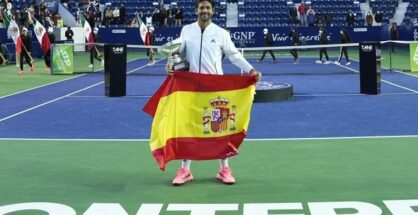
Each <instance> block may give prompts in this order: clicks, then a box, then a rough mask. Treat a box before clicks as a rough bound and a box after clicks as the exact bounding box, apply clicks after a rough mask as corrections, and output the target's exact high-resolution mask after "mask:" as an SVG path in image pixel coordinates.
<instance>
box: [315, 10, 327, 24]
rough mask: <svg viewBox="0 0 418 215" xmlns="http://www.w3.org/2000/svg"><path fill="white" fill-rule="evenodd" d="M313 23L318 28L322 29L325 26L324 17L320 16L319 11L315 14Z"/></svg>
mask: <svg viewBox="0 0 418 215" xmlns="http://www.w3.org/2000/svg"><path fill="white" fill-rule="evenodd" d="M315 23H316V26H318V27H322V26H324V25H325V17H324V16H323V15H322V13H321V11H318V12H317V13H316V14H315Z"/></svg>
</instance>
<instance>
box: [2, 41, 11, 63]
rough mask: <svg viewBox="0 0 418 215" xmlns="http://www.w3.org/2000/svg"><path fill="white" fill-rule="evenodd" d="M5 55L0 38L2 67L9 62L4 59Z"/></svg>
mask: <svg viewBox="0 0 418 215" xmlns="http://www.w3.org/2000/svg"><path fill="white" fill-rule="evenodd" d="M5 55H6V54H5V52H4V50H3V43H2V41H1V38H0V60H1V63H2V64H3V65H6V64H7V62H8V61H9V60H7V59H6V57H5Z"/></svg>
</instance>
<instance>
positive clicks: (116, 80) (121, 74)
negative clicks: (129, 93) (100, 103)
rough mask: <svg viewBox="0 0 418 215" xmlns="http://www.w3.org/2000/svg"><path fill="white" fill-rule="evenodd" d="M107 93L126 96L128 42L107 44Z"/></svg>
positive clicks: (105, 59)
mask: <svg viewBox="0 0 418 215" xmlns="http://www.w3.org/2000/svg"><path fill="white" fill-rule="evenodd" d="M104 50H105V56H104V61H105V68H104V70H105V95H106V96H109V97H116V96H126V44H105V46H104Z"/></svg>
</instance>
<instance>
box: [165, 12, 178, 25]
mask: <svg viewBox="0 0 418 215" xmlns="http://www.w3.org/2000/svg"><path fill="white" fill-rule="evenodd" d="M175 22H176V21H175V19H174V15H173V12H172V10H168V11H167V26H168V27H172V26H174V25H175Z"/></svg>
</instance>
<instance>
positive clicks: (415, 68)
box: [409, 42, 418, 72]
mask: <svg viewBox="0 0 418 215" xmlns="http://www.w3.org/2000/svg"><path fill="white" fill-rule="evenodd" d="M409 52H410V54H409V56H410V61H411V72H418V42H415V43H411V44H410V45H409Z"/></svg>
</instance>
